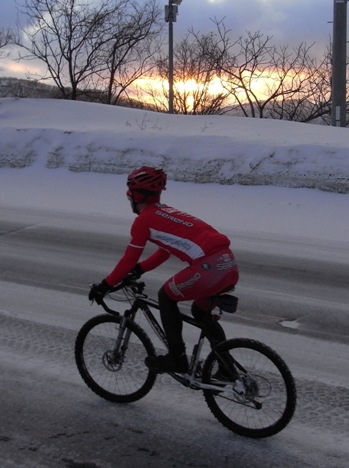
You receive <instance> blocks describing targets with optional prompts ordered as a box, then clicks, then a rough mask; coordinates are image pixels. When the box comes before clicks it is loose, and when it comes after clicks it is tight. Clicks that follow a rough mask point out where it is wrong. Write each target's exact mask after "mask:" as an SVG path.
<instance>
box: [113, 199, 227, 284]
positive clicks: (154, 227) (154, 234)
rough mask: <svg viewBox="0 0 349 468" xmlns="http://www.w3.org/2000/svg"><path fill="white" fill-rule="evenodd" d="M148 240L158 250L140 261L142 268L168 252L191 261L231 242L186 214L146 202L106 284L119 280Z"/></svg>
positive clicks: (134, 261)
mask: <svg viewBox="0 0 349 468" xmlns="http://www.w3.org/2000/svg"><path fill="white" fill-rule="evenodd" d="M148 241H150V242H153V243H154V244H156V245H158V246H159V249H158V251H156V252H155V253H154V254H153V255H151V256H150V257H148V258H147V259H145V260H144V261H142V262H141V266H142V269H143V270H144V271H148V270H152V269H153V268H156V267H157V266H158V265H160V264H161V263H163V262H164V261H165V260H166V259H167V258H168V257H169V256H170V255H175V256H176V257H178V258H179V259H180V260H182V261H185V262H187V263H189V264H192V263H193V261H195V260H196V259H198V258H201V257H204V256H205V255H209V254H211V253H214V252H216V251H218V250H220V249H222V248H225V247H229V245H230V240H229V239H228V237H226V236H225V235H223V234H221V233H219V232H218V231H217V230H216V229H214V228H213V227H212V226H210V225H209V224H207V223H205V222H204V221H202V220H200V219H198V218H195V217H194V216H191V215H190V214H188V213H184V212H183V211H179V210H177V209H176V208H173V207H170V206H167V205H162V204H160V203H157V204H152V205H147V206H146V207H145V208H144V209H143V210H142V212H141V213H140V214H139V216H137V218H136V219H135V221H134V223H133V225H132V227H131V241H130V243H129V245H128V247H127V249H126V252H125V254H124V256H123V258H122V259H121V260H120V262H119V263H118V264H117V265H116V267H115V269H114V270H113V272H112V273H111V274H110V275H109V276H107V278H106V280H107V282H108V283H109V284H111V285H113V284H116V283H117V282H119V281H121V280H122V279H123V278H124V277H125V276H126V275H127V273H129V271H131V270H132V269H133V268H134V266H135V265H136V263H137V261H138V259H139V258H140V256H141V254H142V252H143V249H144V247H145V245H146V243H147V242H148Z"/></svg>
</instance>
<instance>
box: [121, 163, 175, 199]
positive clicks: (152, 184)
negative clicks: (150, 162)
mask: <svg viewBox="0 0 349 468" xmlns="http://www.w3.org/2000/svg"><path fill="white" fill-rule="evenodd" d="M166 180H167V175H166V174H165V172H164V171H163V170H162V169H157V168H155V167H148V166H142V167H141V168H139V169H135V170H134V171H132V172H131V174H130V175H129V176H128V178H127V186H128V188H129V190H131V191H136V192H140V193H142V194H144V195H160V193H161V191H162V190H165V188H166Z"/></svg>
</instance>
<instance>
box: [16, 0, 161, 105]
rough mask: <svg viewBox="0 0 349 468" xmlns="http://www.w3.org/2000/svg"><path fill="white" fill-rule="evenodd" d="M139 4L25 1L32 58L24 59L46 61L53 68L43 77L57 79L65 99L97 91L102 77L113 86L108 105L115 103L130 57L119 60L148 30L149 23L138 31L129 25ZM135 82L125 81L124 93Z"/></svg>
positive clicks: (125, 1) (27, 42)
mask: <svg viewBox="0 0 349 468" xmlns="http://www.w3.org/2000/svg"><path fill="white" fill-rule="evenodd" d="M154 1H155V0H154ZM149 2H151V3H152V2H153V0H149ZM149 2H148V3H149ZM148 3H147V4H148ZM136 5H137V3H136V2H130V1H128V0H99V1H92V0H22V7H21V8H22V10H23V12H24V13H25V14H26V15H27V17H28V24H27V26H26V27H22V30H23V32H24V35H25V39H24V40H22V41H21V42H20V45H21V47H22V48H23V49H24V50H25V51H26V53H27V55H22V58H26V59H39V60H41V61H42V62H43V63H44V64H45V66H46V68H47V74H46V75H45V76H42V77H41V78H42V79H47V78H51V79H53V81H54V82H55V84H56V85H57V86H58V88H59V89H60V91H61V92H62V94H63V96H64V97H65V98H70V99H76V98H77V96H78V94H79V93H80V94H81V93H85V92H87V91H88V90H90V89H91V88H94V87H95V85H96V78H97V77H99V78H102V79H103V80H104V82H105V81H107V82H108V83H109V91H108V98H107V102H111V96H112V88H113V86H114V79H115V76H116V70H117V68H118V67H121V65H122V64H123V63H124V62H123V61H122V59H124V60H125V55H123V56H121V55H120V59H119V61H116V60H114V62H113V58H114V59H116V58H117V52H116V51H120V49H121V48H122V47H124V48H125V47H127V45H128V44H130V43H131V44H132V45H135V43H136V42H137V40H135V36H136V33H137V31H139V30H140V28H142V27H143V23H142V24H141V25H139V24H137V29H136V28H135V27H134V28H133V29H132V30H131V29H130V27H129V28H128V29H127V26H125V24H126V23H127V21H125V18H131V19H132V21H133V23H132V24H135V23H134V19H133V17H132V12H131V13H130V9H131V10H132V9H133V11H135V8H136ZM154 8H155V7H154ZM142 11H143V12H144V11H146V9H145V8H143V10H142ZM138 19H139V17H138ZM128 26H130V21H128ZM140 37H141V38H142V36H140ZM139 40H140V39H139ZM118 46H120V47H118ZM126 55H127V54H126ZM108 73H109V76H108ZM129 83H130V82H128V83H127V82H124V83H123V91H125V89H126V88H127V86H128V85H129Z"/></svg>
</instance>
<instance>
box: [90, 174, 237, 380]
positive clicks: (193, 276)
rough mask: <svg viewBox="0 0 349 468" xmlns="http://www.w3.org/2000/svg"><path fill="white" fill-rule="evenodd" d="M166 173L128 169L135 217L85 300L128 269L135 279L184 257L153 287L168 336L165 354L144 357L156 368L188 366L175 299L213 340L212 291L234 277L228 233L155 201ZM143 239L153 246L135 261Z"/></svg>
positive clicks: (217, 331)
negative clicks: (121, 249) (123, 244)
mask: <svg viewBox="0 0 349 468" xmlns="http://www.w3.org/2000/svg"><path fill="white" fill-rule="evenodd" d="M166 181H167V176H166V174H165V172H164V171H163V170H162V169H158V168H154V167H148V166H143V167H141V168H139V169H136V170H134V171H133V172H131V173H130V175H129V176H128V179H127V186H128V190H127V197H128V199H129V201H130V202H131V206H132V210H133V212H134V213H135V214H136V215H138V217H137V218H136V219H135V221H134V222H133V225H132V227H131V240H130V243H129V244H128V246H127V248H126V250H125V253H124V255H123V256H122V258H121V259H120V260H119V262H118V263H117V264H116V266H115V268H114V269H113V271H112V272H111V273H110V274H109V275H108V276H106V277H105V278H104V279H103V280H102V281H101V282H100V283H99V284H94V285H93V286H92V287H91V290H90V293H89V299H90V300H96V302H97V303H100V301H101V299H102V298H103V297H104V295H105V294H106V293H107V292H108V291H109V290H110V289H111V288H112V287H113V286H114V285H116V284H118V283H119V282H120V281H122V280H123V279H124V278H125V277H126V276H128V275H129V274H130V273H131V275H132V276H133V277H134V278H135V279H137V278H139V277H140V276H141V275H142V274H143V273H145V272H147V271H150V270H153V269H154V268H156V267H158V266H159V265H161V264H162V263H163V262H164V261H166V260H167V259H168V258H169V257H170V256H171V255H174V256H176V257H178V258H179V259H180V260H182V261H184V262H186V263H188V264H189V265H188V266H186V267H185V268H184V269H182V270H180V271H179V272H177V273H176V274H175V275H173V276H172V277H171V278H169V279H168V280H167V281H166V282H165V283H164V284H163V285H162V287H161V288H160V290H159V293H158V298H159V306H160V317H161V321H162V324H163V327H164V331H165V334H166V337H167V341H168V348H169V352H168V354H166V355H161V356H155V357H148V358H146V362H145V363H146V365H147V366H148V367H149V368H150V369H152V370H154V371H156V372H158V373H163V372H179V373H186V372H187V371H188V359H187V355H186V350H185V344H184V342H183V338H182V326H183V324H182V319H181V316H180V311H179V308H178V305H177V303H178V302H180V301H189V300H193V303H192V308H191V311H192V314H193V316H194V317H195V319H196V320H199V321H201V322H202V323H203V324H205V325H206V329H208V330H209V331H210V333H211V334H212V336H213V337H214V339H215V340H217V341H223V340H225V334H224V331H223V329H222V327H221V326H220V324H219V323H218V322H216V321H213V320H212V319H211V314H210V312H211V310H212V308H213V305H212V296H213V295H216V294H220V293H221V292H224V291H227V290H229V289H231V288H232V287H233V286H235V284H236V283H237V281H238V278H239V273H238V267H237V264H236V261H235V258H234V255H233V253H232V251H231V250H230V247H229V246H230V241H229V239H228V237H226V236H225V235H223V234H221V233H219V232H218V231H217V230H215V229H214V228H213V227H212V226H210V225H209V224H207V223H205V222H204V221H202V220H200V219H198V218H196V217H194V216H191V215H190V214H187V213H185V212H183V211H180V210H178V209H176V208H173V207H170V206H167V205H164V204H161V203H160V195H161V192H162V190H165V188H166ZM147 241H150V242H153V243H154V244H156V245H157V246H158V249H157V250H156V251H155V252H154V253H153V254H151V255H150V256H149V257H148V258H146V259H144V260H142V261H139V260H140V257H141V254H142V252H143V249H144V247H145V245H146V243H147Z"/></svg>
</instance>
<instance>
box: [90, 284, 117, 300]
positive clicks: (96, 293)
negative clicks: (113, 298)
mask: <svg viewBox="0 0 349 468" xmlns="http://www.w3.org/2000/svg"><path fill="white" fill-rule="evenodd" d="M111 289H112V286H110V285H109V284H108V283H107V282H106V281H105V280H102V281H101V282H100V283H99V284H97V283H95V284H93V285H92V286H91V289H90V292H89V295H88V298H89V300H90V301H96V302H97V304H98V305H99V304H100V303H101V302H102V299H103V297H104V296H105V295H106V294H107V292H108V291H110V290H111Z"/></svg>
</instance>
